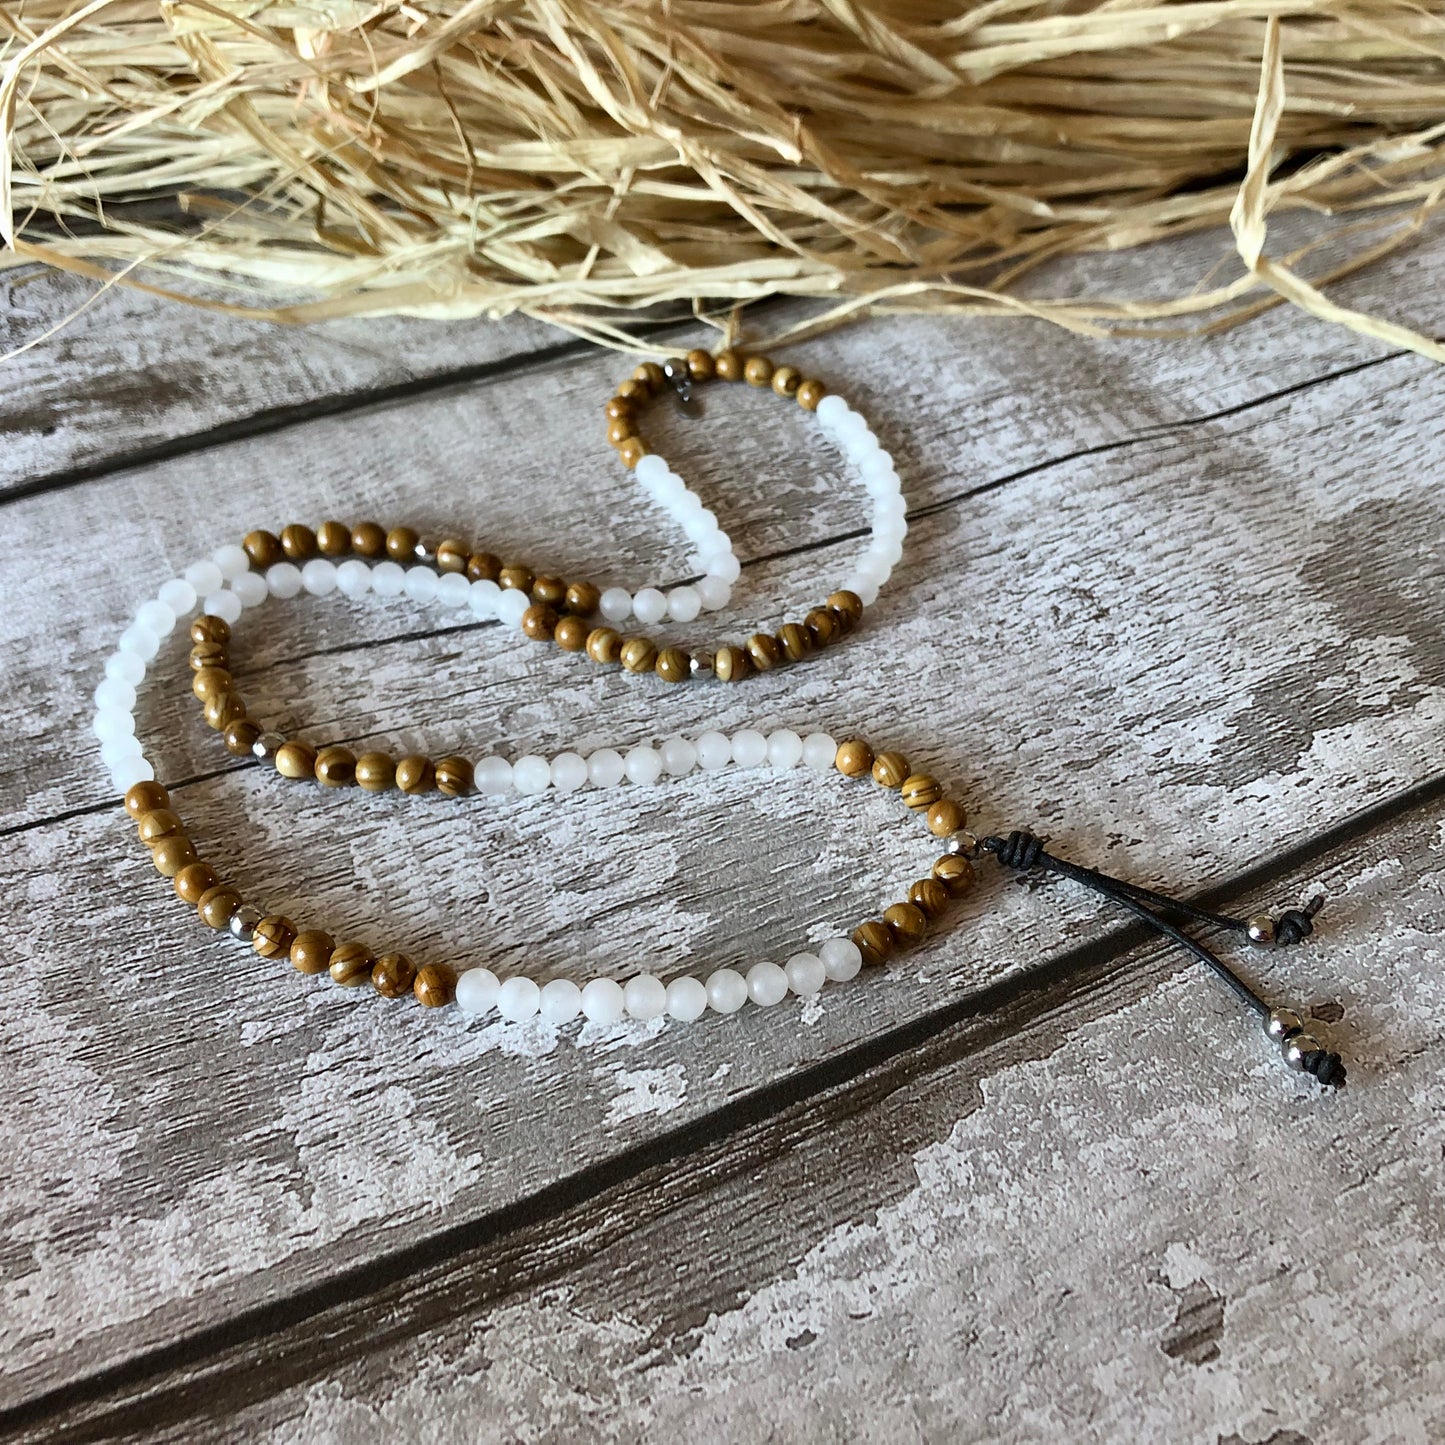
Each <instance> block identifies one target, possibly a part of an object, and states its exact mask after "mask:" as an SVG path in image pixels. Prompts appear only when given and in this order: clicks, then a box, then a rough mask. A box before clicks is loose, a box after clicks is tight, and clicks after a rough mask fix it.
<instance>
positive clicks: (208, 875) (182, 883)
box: [171, 863, 221, 908]
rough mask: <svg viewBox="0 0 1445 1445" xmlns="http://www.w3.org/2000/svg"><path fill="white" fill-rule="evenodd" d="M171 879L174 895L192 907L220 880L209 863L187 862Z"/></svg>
mask: <svg viewBox="0 0 1445 1445" xmlns="http://www.w3.org/2000/svg"><path fill="white" fill-rule="evenodd" d="M171 881H172V883H173V884H174V885H175V890H176V897H177V898H179V899H180V900H181V902H182V903H189V904H190V905H191V907H193V908H194V907H195V906H196V904H197V903H199V902H200V901H201V899H202V898H203V897H204V896H205V895H206V893H207V892H208V891H209V890H210V889H212V888H214V887H215V886H216V884H218V883H219V882H220V881H221V880H220V879H219V878H217V877H216V870H215V869H214V868H212V867H211V865H210V864H209V863H187V864H186V866H185V867H184V868H182V869H181V870H180V872H179V873H177V874H176V876H175V878H174V879H172V880H171Z"/></svg>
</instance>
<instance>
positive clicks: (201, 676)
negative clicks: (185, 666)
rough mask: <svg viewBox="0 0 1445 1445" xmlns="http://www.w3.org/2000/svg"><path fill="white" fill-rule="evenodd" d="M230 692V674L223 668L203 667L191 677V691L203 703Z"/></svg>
mask: <svg viewBox="0 0 1445 1445" xmlns="http://www.w3.org/2000/svg"><path fill="white" fill-rule="evenodd" d="M230 690H231V674H230V673H229V672H227V671H226V669H225V668H223V667H203V668H201V669H200V670H199V671H197V672H195V673H193V674H192V675H191V691H192V692H193V693H195V695H196V696H197V697H198V698H200V699H201V701H202V702H204V701H205V700H206V699H207V698H208V697H219V696H220V695H221V694H222V693H227V692H230Z"/></svg>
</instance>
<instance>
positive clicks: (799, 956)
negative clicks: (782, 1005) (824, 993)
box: [783, 953, 828, 998]
mask: <svg viewBox="0 0 1445 1445" xmlns="http://www.w3.org/2000/svg"><path fill="white" fill-rule="evenodd" d="M783 972H784V973H785V974H786V975H787V977H788V987H789V988H790V989H792V991H793V992H794V993H795V994H797V995H798V996H799V997H800V998H807V997H808V996H809V995H811V994H815V993H817V992H818V990H819V989H820V988H822V987H823V985H824V984H825V983H826V982H827V981H828V974H827V971H826V970H825V969H824V967H823V960H822V959H821V958H819V957H818V956H817V954H815V953H795V954H794V955H793V956H792V957H791V958H790V959H789V960H788V961H787V963H785V964H784V965H783Z"/></svg>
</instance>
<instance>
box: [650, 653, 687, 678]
mask: <svg viewBox="0 0 1445 1445" xmlns="http://www.w3.org/2000/svg"><path fill="white" fill-rule="evenodd" d="M690 663H691V658H689V657H688V655H687V653H685V652H684V651H683V650H682V648H680V647H664V648H663V649H662V651H661V652H659V653H658V654H657V663H656V671H657V675H658V676H659V677H660V678H661V679H662V680H663V681H664V682H686V681H687V679H688V678H689V677H691V676H692V669H691V666H690Z"/></svg>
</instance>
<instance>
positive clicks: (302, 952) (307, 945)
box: [291, 928, 336, 973]
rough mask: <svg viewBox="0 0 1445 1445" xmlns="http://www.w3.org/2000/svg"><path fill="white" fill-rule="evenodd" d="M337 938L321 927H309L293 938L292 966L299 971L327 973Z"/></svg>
mask: <svg viewBox="0 0 1445 1445" xmlns="http://www.w3.org/2000/svg"><path fill="white" fill-rule="evenodd" d="M335 948H336V940H335V939H334V938H332V936H331V935H330V934H329V933H323V932H322V931H321V930H320V929H319V928H308V929H307V930H306V931H305V932H304V933H298V934H297V935H296V937H295V938H293V939H292V940H291V967H292V968H294V969H295V970H296V972H297V973H325V972H326V970H327V969H328V968H329V967H330V966H331V955H332V953H333V951H334V950H335Z"/></svg>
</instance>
